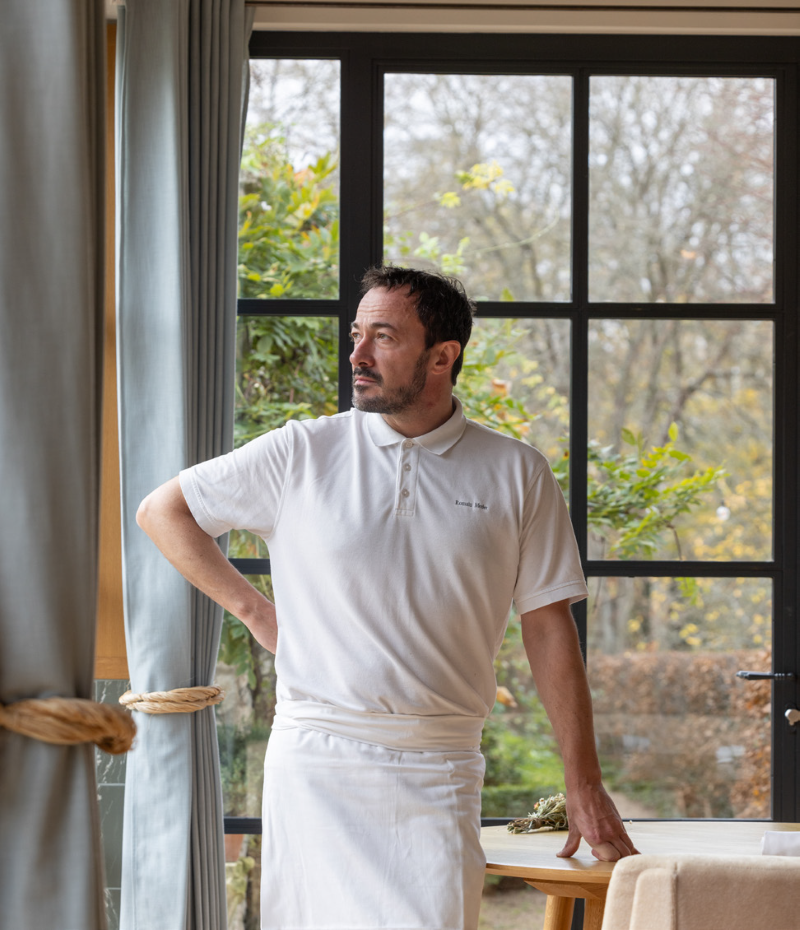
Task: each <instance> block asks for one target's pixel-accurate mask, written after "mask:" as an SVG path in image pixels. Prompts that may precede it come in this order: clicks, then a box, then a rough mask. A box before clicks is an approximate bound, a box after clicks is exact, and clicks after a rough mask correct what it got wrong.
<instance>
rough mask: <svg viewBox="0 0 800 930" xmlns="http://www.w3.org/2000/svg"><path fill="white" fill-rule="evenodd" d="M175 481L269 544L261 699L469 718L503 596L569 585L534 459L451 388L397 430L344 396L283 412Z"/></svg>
mask: <svg viewBox="0 0 800 930" xmlns="http://www.w3.org/2000/svg"><path fill="white" fill-rule="evenodd" d="M180 481H181V487H182V489H183V493H184V496H185V497H186V501H187V503H188V505H189V508H190V509H191V511H192V514H193V515H194V517H195V519H196V520H197V522H198V524H199V525H200V526H201V527H202V529H203V530H205V532H207V533H208V534H209V535H211V536H219V535H221V534H222V533H225V532H227V531H228V530H231V529H245V530H249V531H251V532H253V533H255V534H257V535H258V536H261V537H263V538H264V540H266V542H267V544H268V546H269V555H270V559H271V566H272V580H273V587H274V591H275V602H276V606H277V615H278V630H279V632H278V653H277V656H276V660H275V664H276V671H277V675H278V694H277V697H278V699H279V700H284V701H285V700H301V701H315V702H321V703H323V704H333V705H336V706H338V707H342V708H347V709H350V710H355V711H365V712H371V713H392V714H412V715H446V714H466V715H470V716H476V717H481V718H482V717H485V716H486V715H487V714H488V713H489V712H490V710H491V709H492V707H493V705H494V701H495V693H496V683H495V676H494V668H493V661H494V658H495V656H496V655H497V652H498V650H499V648H500V644H501V642H502V640H503V636H504V633H505V628H506V623H507V619H508V614H509V609H510V606H511V601H512V598H513V600H514V602H515V603H516V606H517V610H518V611H519V612H520V613H525V612H526V611H529V610H533V609H534V608H537V607H543V606H545V605H546V604H550V603H553V602H555V601H560V600H564V599H569V601H570V602H574V601H577V600H580V599H582V598H584V597H586V594H587V590H586V584H585V581H584V578H583V573H582V571H581V566H580V560H579V557H578V550H577V546H576V544H575V538H574V535H573V532H572V526H571V524H570V522H569V517H568V514H567V508H566V505H565V503H564V498H563V495H562V494H561V490H560V488H559V487H558V484H557V482H556V479H555V477H554V475H553V473H552V471H551V470H550V467H549V466H548V464H547V461H546V460H545V458H544V456H542V455H541V453H540V452H538V451H537V450H536V449H534V448H532V447H531V446H529V445H527V444H525V443H523V442H519V441H518V440H516V439H511V438H509V437H507V436H503V435H501V434H500V433H497V432H495V431H494V430H490V429H487V428H486V427H483V426H481V425H479V424H477V423H474V422H472V421H471V420H467V419H466V418H465V417H464V414H463V411H462V408H461V404H460V403H459V402H458V400H456V401H455V410H454V413H453V415H452V417H451V418H450V419H449V420H448V421H447V422H446V423H444V424H443V425H442V426H440V427H439V428H438V429H436V430H433V431H432V432H430V433H427V434H426V435H424V436H419V437H416V438H414V439H406V438H405V437H404V436H402V435H401V434H399V433H397V432H395V431H394V430H393V429H392V428H391V427H390V426H389V425H388V424H387V423H386V421H385V420H384V419H383V417H382V416H381V415H380V414H375V413H363V412H361V411H359V410H349V411H347V412H346V413H340V414H338V415H337V416H333V417H321V418H320V419H317V420H291V421H289V422H288V423H287V424H286V425H285V426H283V427H282V428H281V429H278V430H274V431H273V432H270V433H267V434H265V435H263V436H261V437H259V438H258V439H255V440H253V441H252V442H250V443H248V444H247V445H246V446H243V447H242V448H240V449H237V450H236V451H234V452H231V453H229V454H228V455H223V456H221V457H219V458H216V459H212V460H211V461H208V462H204V463H202V464H200V465H196V466H194V467H193V468H189V469H186V470H185V471H183V472H181V475H180Z"/></svg>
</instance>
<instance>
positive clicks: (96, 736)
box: [0, 697, 136, 756]
mask: <svg viewBox="0 0 800 930" xmlns="http://www.w3.org/2000/svg"><path fill="white" fill-rule="evenodd" d="M0 727H5V728H6V729H7V730H11V731H12V732H14V733H19V734H21V735H22V736H29V737H31V738H32V739H38V740H41V741H42V742H44V743H54V744H56V745H58V746H74V745H77V744H78V743H94V744H95V745H96V746H97V747H99V748H100V749H102V750H103V752H108V753H110V754H111V755H114V756H116V755H120V754H121V753H123V752H127V751H128V750H129V749H130V748H131V744H132V743H133V738H134V736H135V735H136V724H135V723H134V722H133V717H131V715H130V714H129V713H128V712H127V711H125V710H123V709H122V708H121V707H112V706H110V705H109V704H98V703H97V702H96V701H89V700H86V699H85V698H62V697H50V698H30V699H28V700H24V701H15V702H14V703H13V704H0Z"/></svg>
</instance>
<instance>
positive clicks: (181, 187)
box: [116, 0, 248, 930]
mask: <svg viewBox="0 0 800 930" xmlns="http://www.w3.org/2000/svg"><path fill="white" fill-rule="evenodd" d="M246 33H247V29H246V23H245V11H244V2H243V0H171V2H164V0H127V2H126V4H125V6H124V7H121V8H120V10H119V18H118V34H117V110H116V112H117V127H116V131H117V185H118V186H117V224H118V225H117V288H118V292H117V315H118V320H117V338H118V346H117V349H118V356H117V358H118V378H119V394H118V396H119V422H120V466H121V495H122V537H123V538H122V547H123V587H124V604H125V627H126V641H127V652H128V665H129V670H130V677H131V688H132V690H133V691H135V692H144V691H166V690H170V689H173V688H179V687H187V686H193V685H208V684H211V683H212V678H213V674H214V667H215V662H216V655H217V649H218V645H219V634H220V626H221V621H222V616H221V610H220V609H219V608H218V607H217V606H216V605H214V604H213V603H211V602H210V601H209V600H208V599H207V598H206V597H204V596H203V595H200V594H199V593H198V592H197V591H195V590H194V589H193V588H191V587H190V586H189V585H188V584H187V583H186V582H185V581H184V580H183V579H182V578H181V577H180V575H178V573H177V572H176V571H175V570H174V569H173V568H172V567H171V566H170V565H169V564H168V563H167V562H166V560H165V559H164V558H163V557H162V556H161V555H160V553H159V552H158V551H157V550H156V548H155V546H154V545H153V544H152V543H151V542H150V540H149V539H148V538H147V537H146V536H145V535H144V533H142V531H141V530H140V529H139V528H138V527H137V525H136V520H135V514H136V509H137V507H138V505H139V502H140V501H141V500H142V498H143V497H144V496H145V495H146V494H147V493H149V492H150V491H151V490H152V489H153V488H155V487H156V486H158V485H159V484H161V483H162V482H164V481H166V480H167V479H169V478H172V477H174V476H175V475H177V473H178V471H179V470H180V469H182V468H184V467H186V466H188V465H191V464H194V463H196V462H198V461H202V460H204V459H207V458H210V457H212V456H216V455H220V454H222V453H224V452H227V451H229V450H230V449H231V448H232V444H233V387H234V370H235V359H234V343H235V334H236V265H237V193H238V190H237V189H238V169H239V157H240V136H241V121H242V112H243V110H242V107H243V97H244V93H245V90H244V88H245V86H246V77H245V75H246V70H245V69H246V64H247V38H248V36H247V34H246ZM137 724H138V726H139V735H138V737H137V741H136V744H135V746H134V749H133V751H132V752H131V753H130V754H129V756H128V767H127V775H126V788H125V813H124V826H123V855H122V899H121V924H120V925H121V928H122V930H183V928H186V930H206V928H218V927H224V926H225V922H226V907H225V873H224V850H223V827H222V799H221V789H220V781H219V760H218V756H217V742H216V733H215V724H214V711H213V708H206V709H205V710H202V711H199V712H197V713H194V714H167V715H159V716H149V715H146V714H137Z"/></svg>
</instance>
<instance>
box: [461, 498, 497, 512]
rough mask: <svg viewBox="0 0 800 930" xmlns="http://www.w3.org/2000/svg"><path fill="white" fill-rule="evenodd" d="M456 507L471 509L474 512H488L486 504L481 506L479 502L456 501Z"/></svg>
mask: <svg viewBox="0 0 800 930" xmlns="http://www.w3.org/2000/svg"><path fill="white" fill-rule="evenodd" d="M456 506H457V507H473V508H474V509H475V510H488V509H489V507H488V506H487V505H486V504H482V503H481V502H480V501H472V502H470V501H459V500H457V501H456Z"/></svg>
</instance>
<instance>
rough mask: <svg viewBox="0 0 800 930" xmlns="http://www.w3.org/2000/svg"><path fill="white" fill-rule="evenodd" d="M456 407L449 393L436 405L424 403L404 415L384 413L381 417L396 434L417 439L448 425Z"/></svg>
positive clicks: (405, 411)
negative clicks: (443, 425)
mask: <svg viewBox="0 0 800 930" xmlns="http://www.w3.org/2000/svg"><path fill="white" fill-rule="evenodd" d="M455 407H456V404H455V401H454V400H453V395H452V393H448V394H447V395H445V396H443V397H442V398H440V399H439V400H437V401H436V402H435V403H433V402H426V401H422V402H421V403H419V404H414V406H413V407H411V408H409V409H408V410H404V411H403V412H402V413H398V414H395V415H392V414H389V413H384V414H381V416H383V419H384V420H386V422H387V423H388V424H389V426H391V428H392V429H393V430H394V431H395V432H396V433H400V435H401V436H406V437H407V438H408V439H415V438H416V437H417V436H424V435H425V434H426V433H432V432H433V431H434V430H435V429H438V428H439V427H440V426H442V424H444V423H446V422H447V421H448V420H449V419H450V417H451V416H452V415H453V411H454V410H455Z"/></svg>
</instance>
